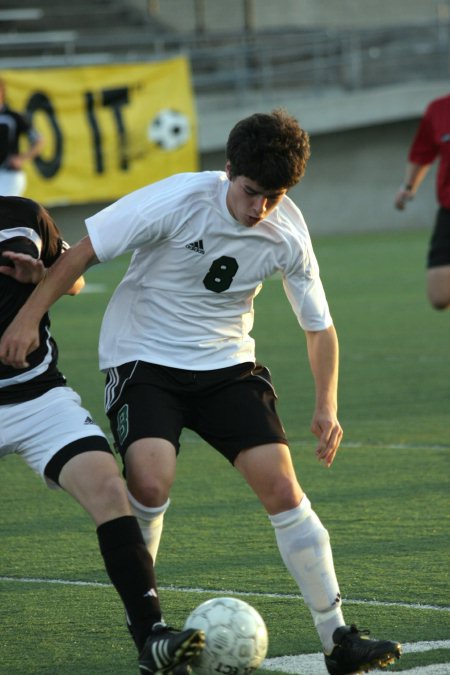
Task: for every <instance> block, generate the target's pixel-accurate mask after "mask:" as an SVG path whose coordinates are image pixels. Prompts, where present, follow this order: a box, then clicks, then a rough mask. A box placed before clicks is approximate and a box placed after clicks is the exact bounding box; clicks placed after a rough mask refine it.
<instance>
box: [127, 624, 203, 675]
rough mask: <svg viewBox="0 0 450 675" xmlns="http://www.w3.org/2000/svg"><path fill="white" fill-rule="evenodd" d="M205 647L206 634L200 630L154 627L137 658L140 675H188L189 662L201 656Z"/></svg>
mask: <svg viewBox="0 0 450 675" xmlns="http://www.w3.org/2000/svg"><path fill="white" fill-rule="evenodd" d="M204 646H205V633H204V632H203V631H202V630H198V629H196V628H188V629H186V630H183V631H175V630H173V629H172V628H168V626H166V625H165V624H162V623H158V624H155V626H153V629H152V632H151V633H150V635H149V636H148V638H147V641H146V643H145V645H144V648H143V650H142V652H141V653H140V655H139V669H140V672H141V673H142V675H146V674H147V673H153V674H158V675H162V674H163V673H167V674H169V673H170V675H185V673H186V674H187V673H189V668H188V664H189V662H190V661H192V659H193V658H195V657H196V656H198V654H200V652H201V651H202V649H203V647H204ZM183 668H184V670H183Z"/></svg>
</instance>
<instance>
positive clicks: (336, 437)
mask: <svg viewBox="0 0 450 675" xmlns="http://www.w3.org/2000/svg"><path fill="white" fill-rule="evenodd" d="M311 431H312V433H313V434H314V435H315V436H317V438H318V439H319V442H318V444H317V448H316V457H317V459H318V460H319V462H322V463H323V464H324V465H325V466H326V467H327V468H328V467H330V466H331V465H332V463H333V460H334V458H335V456H336V453H337V451H338V448H339V445H340V443H341V440H342V436H343V433H344V432H343V431H342V427H341V425H340V424H339V420H338V419H337V417H336V415H335V414H333V413H331V412H330V411H328V410H316V412H315V413H314V417H313V419H312V423H311Z"/></svg>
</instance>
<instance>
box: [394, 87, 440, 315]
mask: <svg viewBox="0 0 450 675" xmlns="http://www.w3.org/2000/svg"><path fill="white" fill-rule="evenodd" d="M436 158H439V167H438V172H437V184H436V196H437V200H438V202H439V209H438V212H437V216H436V222H435V226H434V229H433V233H432V236H431V240H430V246H429V250H428V259H427V292H428V298H429V300H430V303H431V304H432V306H433V307H434V308H435V309H448V308H449V307H450V94H448V95H447V96H443V97H441V98H438V99H435V100H434V101H432V102H431V103H430V104H429V105H428V107H427V109H426V111H425V114H424V115H423V117H422V119H421V121H420V124H419V127H418V129H417V132H416V135H415V137H414V139H413V142H412V145H411V148H410V150H409V155H408V163H407V165H406V173H405V184H404V185H403V186H402V187H401V188H400V190H399V191H398V192H397V194H396V196H395V206H396V208H397V209H399V210H401V211H402V210H403V209H404V208H405V206H406V204H407V202H408V201H410V200H411V199H412V198H413V197H414V195H415V193H416V192H417V190H418V188H419V185H420V184H421V182H422V181H423V179H424V178H425V175H426V174H427V172H428V170H429V168H430V166H431V164H432V163H433V162H434V160H435V159H436Z"/></svg>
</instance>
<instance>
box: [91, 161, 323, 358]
mask: <svg viewBox="0 0 450 675" xmlns="http://www.w3.org/2000/svg"><path fill="white" fill-rule="evenodd" d="M228 186H229V181H228V178H227V176H226V174H225V173H224V172H216V171H214V172H213V171H205V172H200V173H185V174H178V175H175V176H172V177H170V178H167V179H164V180H162V181H160V182H158V183H154V184H152V185H149V186H147V187H145V188H142V189H140V190H137V191H135V192H132V193H131V194H129V195H127V196H125V197H123V198H122V199H119V200H118V201H117V202H115V203H114V204H112V205H111V206H108V207H107V208H105V209H103V210H102V211H100V212H99V213H97V214H96V215H94V216H92V217H91V218H88V219H87V220H86V225H87V229H88V232H89V236H90V238H91V240H92V245H93V247H94V250H95V253H96V255H97V257H98V259H99V260H100V261H107V260H111V259H112V258H115V257H116V256H118V255H120V254H122V253H124V252H125V251H129V250H133V251H134V253H133V256H132V259H131V262H130V266H129V268H128V271H127V273H126V274H125V276H124V278H123V279H122V281H121V282H120V284H119V286H118V287H117V289H116V290H115V292H114V294H113V296H112V298H111V300H110V302H109V305H108V307H107V309H106V312H105V316H104V318H103V323H102V328H101V332H100V344H99V352H100V368H101V369H102V370H106V369H107V368H111V367H115V366H119V365H121V364H122V363H126V362H129V361H134V360H142V361H147V362H150V363H158V364H161V365H166V366H172V367H175V368H183V369H187V370H213V369H216V368H223V367H226V366H231V365H235V364H237V363H243V362H246V361H254V360H255V346H254V340H253V338H252V337H251V336H250V331H251V329H252V327H253V299H254V298H255V296H256V295H257V294H258V292H259V291H260V289H261V285H262V283H263V282H264V280H265V279H267V278H268V277H270V276H272V275H273V274H275V273H277V272H279V273H281V275H282V279H283V284H284V289H285V292H286V294H287V297H288V299H289V301H290V303H291V306H292V308H293V310H294V312H295V314H296V315H297V318H298V321H299V323H300V325H301V326H302V328H303V329H305V330H313V331H317V330H323V329H325V328H327V327H328V326H330V325H331V323H332V319H331V316H330V312H329V309H328V304H327V301H326V297H325V293H324V290H323V286H322V282H321V280H320V276H319V268H318V264H317V261H316V258H315V255H314V251H313V248H312V245H311V240H310V237H309V233H308V229H307V227H306V224H305V221H304V219H303V216H302V214H301V212H300V211H299V209H298V208H297V207H296V206H295V204H294V203H293V202H292V201H291V199H289V197H287V196H285V197H284V198H283V199H282V201H281V202H280V204H279V205H278V206H277V208H276V209H275V210H274V211H273V212H272V213H271V214H270V215H269V216H268V218H267V219H265V220H263V221H262V222H260V223H258V224H257V225H256V226H255V227H253V228H248V227H245V226H244V225H241V224H240V223H239V222H237V221H236V220H235V219H234V218H233V217H232V216H231V214H230V213H229V211H228V208H227V206H226V195H227V191H228Z"/></svg>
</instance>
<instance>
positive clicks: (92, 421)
mask: <svg viewBox="0 0 450 675" xmlns="http://www.w3.org/2000/svg"><path fill="white" fill-rule="evenodd" d="M84 424H95V422H94V420H93V419H92V417H89V416H88V417H86V419H85V420H84Z"/></svg>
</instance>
